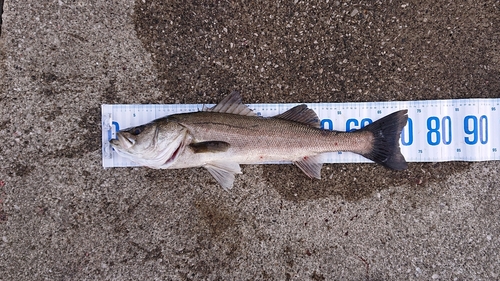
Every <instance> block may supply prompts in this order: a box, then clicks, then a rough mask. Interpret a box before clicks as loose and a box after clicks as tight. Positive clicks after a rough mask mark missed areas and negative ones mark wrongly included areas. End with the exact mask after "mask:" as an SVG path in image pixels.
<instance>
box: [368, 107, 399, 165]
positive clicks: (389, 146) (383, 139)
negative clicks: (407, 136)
mask: <svg viewBox="0 0 500 281" xmlns="http://www.w3.org/2000/svg"><path fill="white" fill-rule="evenodd" d="M407 113H408V110H406V109H405V110H400V111H396V112H394V113H392V114H389V115H387V116H385V117H383V118H382V119H379V120H377V121H375V122H373V123H372V124H370V125H368V126H366V127H364V128H362V129H360V130H359V131H365V132H366V131H368V132H371V133H372V134H373V137H374V139H373V149H372V150H371V151H370V152H369V153H366V154H363V156H364V157H366V158H368V159H370V160H372V161H374V162H376V163H378V164H381V165H384V166H385V167H387V168H390V169H393V170H404V169H406V168H408V163H406V160H405V157H404V156H403V154H401V151H400V149H399V136H400V134H401V130H403V127H404V126H405V125H406V122H407V121H408V115H407Z"/></svg>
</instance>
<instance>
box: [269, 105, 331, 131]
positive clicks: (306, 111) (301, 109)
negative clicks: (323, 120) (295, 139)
mask: <svg viewBox="0 0 500 281" xmlns="http://www.w3.org/2000/svg"><path fill="white" fill-rule="evenodd" d="M273 118H279V119H285V120H290V121H295V122H299V123H302V124H306V125H309V126H312V127H315V128H320V127H321V124H320V121H319V117H318V115H316V112H314V110H312V109H310V108H307V105H305V104H301V105H297V106H296V107H293V108H291V109H289V110H287V111H285V112H283V113H281V114H279V115H276V116H274V117H273Z"/></svg>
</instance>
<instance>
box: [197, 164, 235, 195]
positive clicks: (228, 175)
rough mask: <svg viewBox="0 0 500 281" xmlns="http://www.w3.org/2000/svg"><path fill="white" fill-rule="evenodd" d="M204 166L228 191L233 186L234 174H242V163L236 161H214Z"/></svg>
mask: <svg viewBox="0 0 500 281" xmlns="http://www.w3.org/2000/svg"><path fill="white" fill-rule="evenodd" d="M203 167H205V168H206V169H207V170H208V172H210V174H211V175H212V176H213V177H214V178H215V179H216V180H217V182H218V183H219V184H220V185H221V186H222V188H224V190H226V191H227V190H229V189H231V188H233V182H234V174H241V168H240V165H239V164H238V163H236V162H213V163H209V164H206V165H205V166H203Z"/></svg>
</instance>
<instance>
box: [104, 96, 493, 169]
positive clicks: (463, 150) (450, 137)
mask: <svg viewBox="0 0 500 281" xmlns="http://www.w3.org/2000/svg"><path fill="white" fill-rule="evenodd" d="M499 104H500V99H460V100H427V101H395V102H359V103H308V104H307V106H308V107H309V108H311V109H312V110H314V111H315V112H316V113H317V114H318V116H319V118H320V120H321V127H322V128H324V129H327V130H337V131H351V130H355V129H359V128H362V127H364V126H366V125H368V124H370V123H372V122H373V121H375V120H377V119H380V118H382V117H384V116H386V115H388V114H390V113H392V112H394V111H397V110H400V109H408V123H407V125H406V126H405V128H404V129H403V132H402V133H401V140H400V147H401V153H402V154H403V155H404V156H405V158H406V161H408V162H443V161H488V160H500V151H499V149H500V130H499V129H500V106H499ZM296 105H298V103H294V104H292V103H287V104H249V107H250V108H251V109H252V110H253V111H255V112H256V113H257V114H258V115H260V116H263V117H272V116H275V115H278V114H280V113H283V112H285V111H286V110H288V109H290V108H292V107H294V106H296ZM209 106H213V105H209ZM202 107H203V105H202V104H161V105H157V104H155V105H139V104H127V105H106V104H105V105H102V161H103V166H104V167H106V168H107V167H129V166H137V164H135V163H133V162H131V161H130V160H127V159H125V158H122V157H120V156H119V155H118V154H116V152H115V151H113V149H112V148H111V146H110V143H109V140H110V139H113V138H115V137H116V132H118V131H119V130H120V129H125V128H128V127H133V126H138V125H142V124H145V123H148V122H150V121H152V120H154V119H157V118H161V117H164V116H167V115H171V114H176V113H187V112H196V111H200V110H201V109H202ZM497 109H498V110H497ZM324 161H325V163H368V162H371V161H370V160H368V159H366V158H364V157H362V156H360V155H357V154H354V153H349V152H335V153H326V154H325V156H324Z"/></svg>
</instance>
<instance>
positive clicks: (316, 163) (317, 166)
mask: <svg viewBox="0 0 500 281" xmlns="http://www.w3.org/2000/svg"><path fill="white" fill-rule="evenodd" d="M294 163H295V165H297V166H298V167H299V168H300V169H301V170H302V171H303V172H304V173H305V174H306V175H307V176H308V177H310V178H316V179H321V167H323V162H322V159H321V155H315V156H305V157H302V160H300V161H296V162H294Z"/></svg>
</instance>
